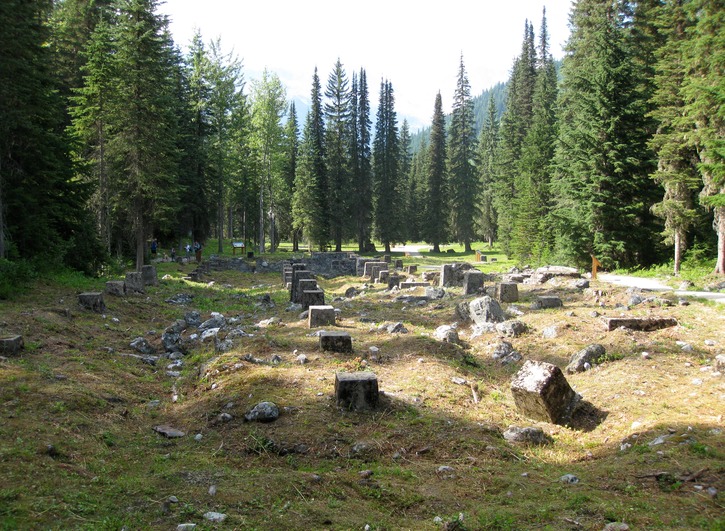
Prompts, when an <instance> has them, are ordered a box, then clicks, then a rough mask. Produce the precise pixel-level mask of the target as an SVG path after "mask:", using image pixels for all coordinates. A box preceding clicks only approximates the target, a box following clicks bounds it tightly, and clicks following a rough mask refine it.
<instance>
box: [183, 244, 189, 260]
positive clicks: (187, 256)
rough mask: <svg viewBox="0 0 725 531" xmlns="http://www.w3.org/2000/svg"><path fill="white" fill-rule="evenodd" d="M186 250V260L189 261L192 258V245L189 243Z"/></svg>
mask: <svg viewBox="0 0 725 531" xmlns="http://www.w3.org/2000/svg"><path fill="white" fill-rule="evenodd" d="M184 249H186V259H187V260H188V259H189V258H191V244H190V243H187V244H186V247H184Z"/></svg>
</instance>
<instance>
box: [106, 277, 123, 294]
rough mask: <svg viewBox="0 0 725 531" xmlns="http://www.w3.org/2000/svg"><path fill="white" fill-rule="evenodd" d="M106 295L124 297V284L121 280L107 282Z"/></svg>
mask: <svg viewBox="0 0 725 531" xmlns="http://www.w3.org/2000/svg"><path fill="white" fill-rule="evenodd" d="M106 293H108V294H109V295H113V296H115V297H123V296H125V295H126V283H125V282H124V281H123V280H109V281H108V282H106Z"/></svg>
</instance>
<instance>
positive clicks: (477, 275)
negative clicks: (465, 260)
mask: <svg viewBox="0 0 725 531" xmlns="http://www.w3.org/2000/svg"><path fill="white" fill-rule="evenodd" d="M483 278H484V277H483V273H482V272H481V271H477V270H472V271H466V272H465V273H463V294H464V295H473V294H474V293H478V292H479V291H480V290H481V289H482V288H483Z"/></svg>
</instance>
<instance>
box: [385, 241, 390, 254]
mask: <svg viewBox="0 0 725 531" xmlns="http://www.w3.org/2000/svg"><path fill="white" fill-rule="evenodd" d="M385 252H386V253H390V242H385Z"/></svg>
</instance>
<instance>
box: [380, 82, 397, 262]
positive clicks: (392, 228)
mask: <svg viewBox="0 0 725 531" xmlns="http://www.w3.org/2000/svg"><path fill="white" fill-rule="evenodd" d="M399 178H400V144H399V138H398V119H397V115H396V112H395V96H394V93H393V85H392V83H391V82H390V81H387V80H386V81H381V82H380V100H379V104H378V113H377V121H376V123H375V140H374V141H373V198H374V199H373V207H374V211H373V213H374V221H375V236H376V237H377V238H378V239H379V240H380V241H381V242H382V244H383V245H384V246H385V252H386V253H389V252H390V244H391V243H394V242H396V241H400V240H401V239H402V237H401V232H402V229H401V225H400V216H399V211H400V210H399V206H400V198H399V195H398V192H399V188H398V179H399Z"/></svg>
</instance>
